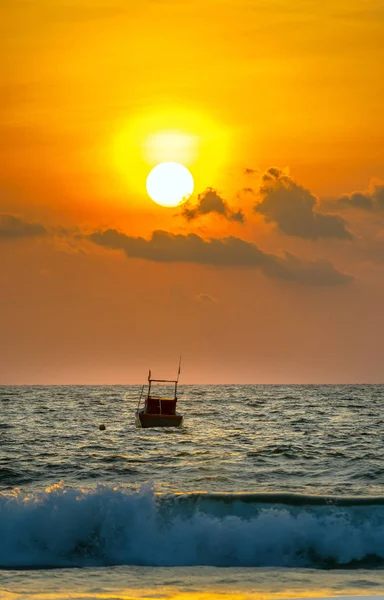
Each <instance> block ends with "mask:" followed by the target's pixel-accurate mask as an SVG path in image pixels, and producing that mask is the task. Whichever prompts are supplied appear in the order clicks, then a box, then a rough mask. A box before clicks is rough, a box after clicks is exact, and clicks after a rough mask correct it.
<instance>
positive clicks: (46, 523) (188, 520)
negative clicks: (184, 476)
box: [0, 484, 384, 568]
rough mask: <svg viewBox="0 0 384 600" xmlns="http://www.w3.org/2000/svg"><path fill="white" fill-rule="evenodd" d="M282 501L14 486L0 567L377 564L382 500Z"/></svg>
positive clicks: (5, 506)
mask: <svg viewBox="0 0 384 600" xmlns="http://www.w3.org/2000/svg"><path fill="white" fill-rule="evenodd" d="M288 496H290V497H291V499H292V501H291V502H289V501H288V500H289V498H288V500H287V495H275V496H274V495H272V496H268V495H244V496H241V495H240V496H239V495H231V494H227V495H219V496H215V495H204V494H192V495H184V496H182V495H181V496H178V495H158V494H156V493H155V491H154V489H153V488H151V487H150V486H145V487H143V488H141V489H140V490H139V491H136V492H132V491H127V490H123V489H117V488H110V487H107V486H102V485H100V486H98V487H97V488H96V489H93V490H82V489H71V488H65V486H64V485H63V484H57V485H54V486H52V487H49V488H47V489H46V490H45V492H39V493H34V494H24V493H22V492H20V491H19V490H15V491H14V492H13V493H12V494H7V495H6V494H3V495H0V567H2V568H26V567H35V568H37V567H68V566H77V567H83V566H99V565H100V566H101V565H116V564H125V565H147V566H191V565H210V566H260V567H267V566H281V567H312V568H313V567H315V568H341V567H349V568H354V567H365V568H369V567H375V568H377V567H378V566H383V565H384V506H383V502H384V500H383V499H372V501H369V500H367V499H364V500H363V501H362V502H361V501H359V500H356V502H352V501H349V503H347V502H344V505H342V506H340V505H338V504H337V502H336V503H335V504H330V502H329V499H324V501H323V502H319V501H318V499H317V500H316V501H313V499H314V498H315V499H316V497H305V496H294V495H288ZM284 498H285V500H286V501H284ZM311 498H312V501H311ZM306 499H307V500H306ZM299 500H300V501H299ZM348 504H349V505H348Z"/></svg>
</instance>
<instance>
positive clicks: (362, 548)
mask: <svg viewBox="0 0 384 600" xmlns="http://www.w3.org/2000/svg"><path fill="white" fill-rule="evenodd" d="M139 392H140V387H139V386H128V387H123V386H113V387H89V386H76V387H75V386H49V387H2V388H0V406H1V413H0V598H7V599H8V598H12V599H18V600H19V599H20V598H30V597H33V598H35V599H38V598H47V599H48V598H68V597H73V598H149V597H151V598H154V597H161V598H180V599H181V598H188V599H189V598H192V597H195V598H202V597H207V598H208V597H209V598H215V597H216V596H217V597H220V598H225V597H227V596H230V597H231V598H255V597H257V598H278V597H279V598H283V597H285V598H287V597H302V596H305V597H320V596H323V597H324V596H334V595H337V596H344V597H346V596H356V595H360V596H368V595H370V596H373V595H375V597H377V596H380V595H382V597H383V598H384V411H383V406H384V386H375V385H372V386H369V385H366V386H293V385H291V386H271V385H263V386H256V385H255V386H249V385H248V386H239V385H237V386H181V387H180V399H179V404H178V410H179V411H180V412H182V413H183V414H184V416H185V418H184V426H183V427H182V428H180V429H144V430H143V429H136V428H135V422H134V412H135V409H136V404H137V400H138V396H139ZM101 424H104V425H105V430H103V431H101V430H100V429H99V426H100V425H101Z"/></svg>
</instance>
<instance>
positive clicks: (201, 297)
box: [196, 292, 217, 305]
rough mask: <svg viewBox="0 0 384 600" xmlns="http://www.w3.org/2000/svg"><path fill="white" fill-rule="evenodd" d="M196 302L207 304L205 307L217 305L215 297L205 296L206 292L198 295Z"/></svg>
mask: <svg viewBox="0 0 384 600" xmlns="http://www.w3.org/2000/svg"><path fill="white" fill-rule="evenodd" d="M196 300H197V301H198V302H200V303H201V304H205V305H212V304H217V300H216V299H215V298H214V297H213V296H210V295H209V294H205V293H204V292H201V293H200V294H197V296H196Z"/></svg>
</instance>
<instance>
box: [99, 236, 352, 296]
mask: <svg viewBox="0 0 384 600" xmlns="http://www.w3.org/2000/svg"><path fill="white" fill-rule="evenodd" d="M88 238H89V239H90V240H91V241H92V242H93V243H95V244H97V245H99V246H103V247H104V248H110V249H115V250H123V251H124V252H125V254H126V255H127V256H128V257H129V258H141V259H144V260H150V261H154V262H161V263H176V262H178V263H196V264H203V265H212V266H217V267H253V268H258V269H260V270H261V271H262V272H263V273H264V275H266V276H267V277H271V278H273V279H279V280H284V281H291V282H295V283H300V284H306V285H320V286H326V285H340V284H345V283H348V282H349V281H351V280H352V277H350V276H349V275H345V274H343V273H340V272H339V271H337V270H336V269H335V268H334V266H333V265H332V263H330V262H329V261H327V260H314V261H310V260H301V259H299V258H297V257H296V256H294V255H293V254H290V253H288V252H286V253H285V255H284V257H280V256H276V255H274V254H268V253H266V252H263V251H262V250H260V249H259V248H258V247H257V246H256V245H255V244H252V243H250V242H246V241H244V240H241V239H239V238H236V237H225V238H220V239H210V240H204V239H203V238H201V237H200V236H198V235H196V234H193V233H190V234H188V235H180V234H179V235H174V234H172V233H169V232H167V231H155V232H154V233H153V234H152V237H151V238H150V239H149V240H146V239H144V238H141V237H132V236H129V235H126V234H124V233H121V232H119V231H116V230H115V229H108V230H106V231H100V232H96V233H93V234H91V235H90V236H88Z"/></svg>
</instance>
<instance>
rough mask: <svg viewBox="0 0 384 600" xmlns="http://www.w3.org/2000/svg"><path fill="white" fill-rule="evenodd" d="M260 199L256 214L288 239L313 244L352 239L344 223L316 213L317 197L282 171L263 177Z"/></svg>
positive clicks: (332, 217) (339, 218)
mask: <svg viewBox="0 0 384 600" xmlns="http://www.w3.org/2000/svg"><path fill="white" fill-rule="evenodd" d="M259 196H260V198H261V201H260V202H259V203H258V204H256V206H255V207H254V211H255V212H257V213H259V214H261V215H263V216H264V217H265V220H266V221H267V222H270V223H276V225H277V227H278V229H279V230H280V231H281V232H282V233H285V234H286V235H291V236H297V237H301V238H306V239H312V240H316V239H318V238H334V239H339V240H351V239H352V235H351V233H350V232H349V231H348V229H347V227H346V222H345V221H344V219H342V218H341V217H339V216H338V215H326V214H322V213H318V212H316V211H315V210H314V209H315V207H316V204H317V199H316V197H315V196H314V195H313V194H312V193H311V192H310V191H309V190H307V189H305V188H304V187H302V186H301V185H298V184H297V183H296V182H295V180H294V179H293V178H292V177H290V176H289V175H288V174H287V173H285V172H284V171H283V170H281V169H278V168H276V167H271V168H270V169H268V171H266V173H264V175H263V176H262V180H261V186H260V190H259Z"/></svg>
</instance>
